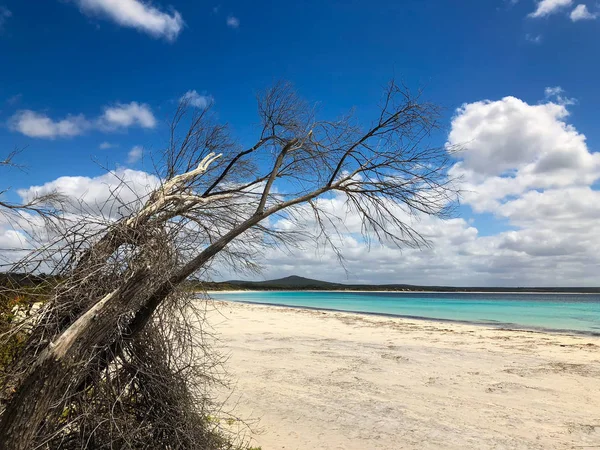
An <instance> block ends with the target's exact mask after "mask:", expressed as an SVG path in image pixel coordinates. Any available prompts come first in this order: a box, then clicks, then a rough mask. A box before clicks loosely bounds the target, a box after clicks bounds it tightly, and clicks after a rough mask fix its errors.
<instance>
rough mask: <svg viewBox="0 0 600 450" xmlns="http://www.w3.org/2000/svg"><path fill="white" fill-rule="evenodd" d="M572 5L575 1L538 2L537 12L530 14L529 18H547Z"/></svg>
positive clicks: (542, 0)
mask: <svg viewBox="0 0 600 450" xmlns="http://www.w3.org/2000/svg"><path fill="white" fill-rule="evenodd" d="M572 4H573V0H541V1H539V2H538V4H537V7H536V9H535V11H533V12H532V13H530V14H529V17H534V18H537V17H546V16H549V15H550V14H554V13H557V12H559V11H560V10H562V9H564V8H567V7H569V6H571V5H572Z"/></svg>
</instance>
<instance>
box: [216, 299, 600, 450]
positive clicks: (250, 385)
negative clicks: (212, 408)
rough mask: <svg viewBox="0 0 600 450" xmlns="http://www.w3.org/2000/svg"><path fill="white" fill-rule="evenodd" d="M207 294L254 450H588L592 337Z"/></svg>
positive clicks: (593, 385) (599, 378) (593, 444)
mask: <svg viewBox="0 0 600 450" xmlns="http://www.w3.org/2000/svg"><path fill="white" fill-rule="evenodd" d="M218 303H219V304H220V307H219V310H220V313H221V314H222V315H219V314H216V313H212V314H211V316H210V320H211V323H212V324H213V326H214V327H215V329H216V331H217V332H218V333H219V334H220V336H221V339H222V343H221V345H222V349H223V350H224V351H225V352H227V353H229V354H230V360H229V362H228V369H229V371H230V372H231V374H232V377H233V378H234V379H236V380H237V387H236V389H235V392H234V393H233V395H232V396H231V397H230V398H229V400H228V404H229V406H231V405H233V404H236V403H237V407H236V411H237V414H238V415H239V416H241V417H243V418H245V419H251V418H257V417H260V418H261V420H260V423H259V425H258V426H256V425H255V426H254V427H253V428H254V429H259V431H262V433H261V434H255V435H254V436H253V438H254V445H260V446H262V449H263V450H273V449H286V450H290V449H291V450H295V449H298V450H314V449H340V450H342V449H349V450H353V449H356V450H359V449H360V450H368V449H394V450H395V449H404V448H407V449H428V448H439V449H580V448H585V449H600V338H597V337H586V336H566V335H554V334H546V333H537V332H536V333H534V332H526V331H506V330H498V329H490V328H486V327H479V326H470V325H461V324H448V323H439V322H429V321H416V320H407V319H395V318H386V317H373V316H361V315H356V314H348V313H336V312H320V311H308V310H299V309H291V308H279V307H272V306H261V305H244V304H236V303H224V302H223V303H222V302H218ZM226 395H227V393H225V392H224V393H223V396H226Z"/></svg>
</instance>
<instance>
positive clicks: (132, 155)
mask: <svg viewBox="0 0 600 450" xmlns="http://www.w3.org/2000/svg"><path fill="white" fill-rule="evenodd" d="M143 154H144V148H143V147H142V146H141V145H136V146H135V147H133V148H132V149H131V150H129V153H127V163H128V164H135V163H136V162H138V161H139V160H140V159H142V155H143Z"/></svg>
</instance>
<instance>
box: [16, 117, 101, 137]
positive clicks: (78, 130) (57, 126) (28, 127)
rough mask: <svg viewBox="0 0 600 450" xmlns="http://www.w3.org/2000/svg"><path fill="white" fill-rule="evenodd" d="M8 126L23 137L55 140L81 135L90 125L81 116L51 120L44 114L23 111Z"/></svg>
mask: <svg viewBox="0 0 600 450" xmlns="http://www.w3.org/2000/svg"><path fill="white" fill-rule="evenodd" d="M9 126H10V128H11V129H12V130H15V131H18V132H19V133H21V134H24V135H25V136H29V137H33V138H46V139H55V138H57V137H73V136H78V135H80V134H83V133H84V132H85V131H86V130H87V129H89V128H90V127H91V124H90V122H89V121H88V120H87V119H86V118H85V117H84V116H83V115H77V116H72V115H69V116H67V117H65V118H64V119H60V120H53V119H51V118H50V117H48V116H47V115H45V114H40V113H36V112H35V111H30V110H23V111H19V112H17V113H16V114H15V115H14V116H13V117H12V118H11V119H10V121H9Z"/></svg>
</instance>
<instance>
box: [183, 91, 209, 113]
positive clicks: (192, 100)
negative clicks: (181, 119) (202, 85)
mask: <svg viewBox="0 0 600 450" xmlns="http://www.w3.org/2000/svg"><path fill="white" fill-rule="evenodd" d="M179 101H180V102H185V103H187V104H189V105H191V106H194V107H196V108H200V109H204V108H206V107H207V106H209V105H210V104H211V103H213V101H214V99H213V98H212V97H211V96H210V95H200V94H198V92H196V91H187V92H186V93H185V94H183V96H182V97H181V98H180V99H179Z"/></svg>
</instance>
